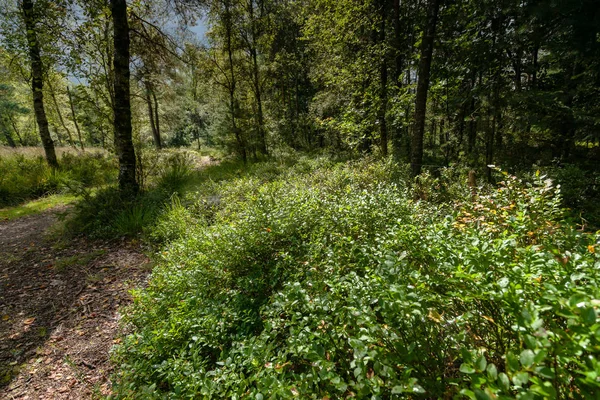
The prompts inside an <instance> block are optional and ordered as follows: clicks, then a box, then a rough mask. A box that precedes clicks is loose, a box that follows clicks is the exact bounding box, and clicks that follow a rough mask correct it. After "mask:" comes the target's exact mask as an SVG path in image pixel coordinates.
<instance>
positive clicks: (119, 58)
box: [110, 0, 139, 194]
mask: <svg viewBox="0 0 600 400" xmlns="http://www.w3.org/2000/svg"><path fill="white" fill-rule="evenodd" d="M110 5H111V11H112V20H113V30H114V57H113V63H114V84H113V85H114V105H113V113H114V135H115V138H114V139H115V150H116V153H117V157H118V158H119V187H120V189H121V191H123V192H126V193H128V194H136V193H137V192H138V191H139V185H138V182H137V179H136V158H135V149H134V147H133V139H132V133H131V131H132V130H131V104H130V86H129V85H130V82H129V79H130V71H129V23H128V21H127V1H126V0H111V2H110Z"/></svg>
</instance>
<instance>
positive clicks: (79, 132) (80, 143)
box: [67, 85, 85, 151]
mask: <svg viewBox="0 0 600 400" xmlns="http://www.w3.org/2000/svg"><path fill="white" fill-rule="evenodd" d="M67 95H68V96H69V105H70V106H71V117H72V118H73V123H74V124H75V129H76V130H77V138H78V139H79V146H81V151H85V148H84V147H83V138H82V137H81V129H79V123H77V116H76V114H75V105H74V104H73V96H72V95H71V89H69V85H67Z"/></svg>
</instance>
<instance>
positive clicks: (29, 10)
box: [22, 0, 58, 168]
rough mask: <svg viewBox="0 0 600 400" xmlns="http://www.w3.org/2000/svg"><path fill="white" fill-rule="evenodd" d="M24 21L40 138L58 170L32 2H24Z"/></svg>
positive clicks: (47, 159) (25, 0) (48, 159)
mask: <svg viewBox="0 0 600 400" xmlns="http://www.w3.org/2000/svg"><path fill="white" fill-rule="evenodd" d="M22 10H23V20H24V22H25V29H26V30H27V46H28V47H29V59H30V61H31V78H32V83H31V89H32V92H33V110H34V112H35V118H36V121H37V124H38V128H39V131H40V138H41V139H42V144H43V146H44V152H45V153H46V161H47V162H48V165H50V167H52V168H58V160H57V159H56V151H55V150H54V142H53V141H52V137H51V136H50V130H49V129H48V118H46V110H45V109H44V93H43V87H44V80H43V74H44V72H43V65H42V58H41V56H40V45H39V43H38V41H37V34H36V27H35V25H36V21H35V16H34V11H33V2H32V0H23V3H22Z"/></svg>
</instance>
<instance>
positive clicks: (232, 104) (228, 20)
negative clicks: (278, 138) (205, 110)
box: [223, 0, 248, 164]
mask: <svg viewBox="0 0 600 400" xmlns="http://www.w3.org/2000/svg"><path fill="white" fill-rule="evenodd" d="M223 5H224V7H225V10H224V11H225V12H224V15H223V18H224V20H223V24H224V26H225V36H226V37H225V41H226V46H227V58H228V60H229V66H228V67H229V85H228V90H229V112H230V114H231V128H232V129H233V133H234V135H235V140H236V142H237V145H238V151H239V154H240V156H241V157H242V161H243V162H244V164H246V162H247V161H248V153H247V150H246V143H245V141H244V138H243V136H242V133H241V132H240V129H238V126H237V120H236V99H235V90H236V77H235V69H234V65H233V40H232V39H233V38H232V36H233V32H232V30H233V27H232V25H233V21H232V16H231V3H230V0H225V1H224V2H223Z"/></svg>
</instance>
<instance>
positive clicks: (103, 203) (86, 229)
mask: <svg viewBox="0 0 600 400" xmlns="http://www.w3.org/2000/svg"><path fill="white" fill-rule="evenodd" d="M192 162H193V160H192V158H191V157H190V156H189V155H188V154H187V153H185V152H174V153H165V154H162V153H161V154H159V153H157V152H150V153H149V154H147V160H146V162H145V164H146V165H145V166H144V167H143V168H150V167H152V169H151V172H152V173H153V174H155V175H156V176H154V177H153V178H154V179H153V182H152V185H151V186H150V187H149V188H148V189H147V190H145V191H144V192H142V193H140V194H139V195H138V196H136V197H135V198H130V197H129V196H127V195H124V194H123V193H121V191H119V190H118V188H116V187H115V186H108V187H105V188H103V189H102V190H99V191H97V192H96V193H94V195H90V194H87V195H86V196H85V197H84V198H83V199H82V200H81V201H80V202H78V203H77V204H76V206H75V208H76V211H75V216H74V217H73V218H72V219H71V220H69V221H68V225H69V227H70V230H71V231H73V232H79V233H87V234H89V235H90V236H94V237H119V236H136V235H138V234H140V233H142V232H143V231H144V230H145V229H147V228H150V227H152V226H154V224H155V223H156V222H157V218H158V217H159V216H160V215H161V213H163V212H164V210H165V205H166V204H167V203H168V202H169V198H171V197H172V196H175V195H174V193H176V192H178V191H180V190H181V189H182V188H183V187H184V186H185V185H187V184H188V183H190V181H191V180H192V178H194V175H193V174H192V167H193V166H192ZM152 164H154V165H152ZM167 209H168V207H167Z"/></svg>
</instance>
